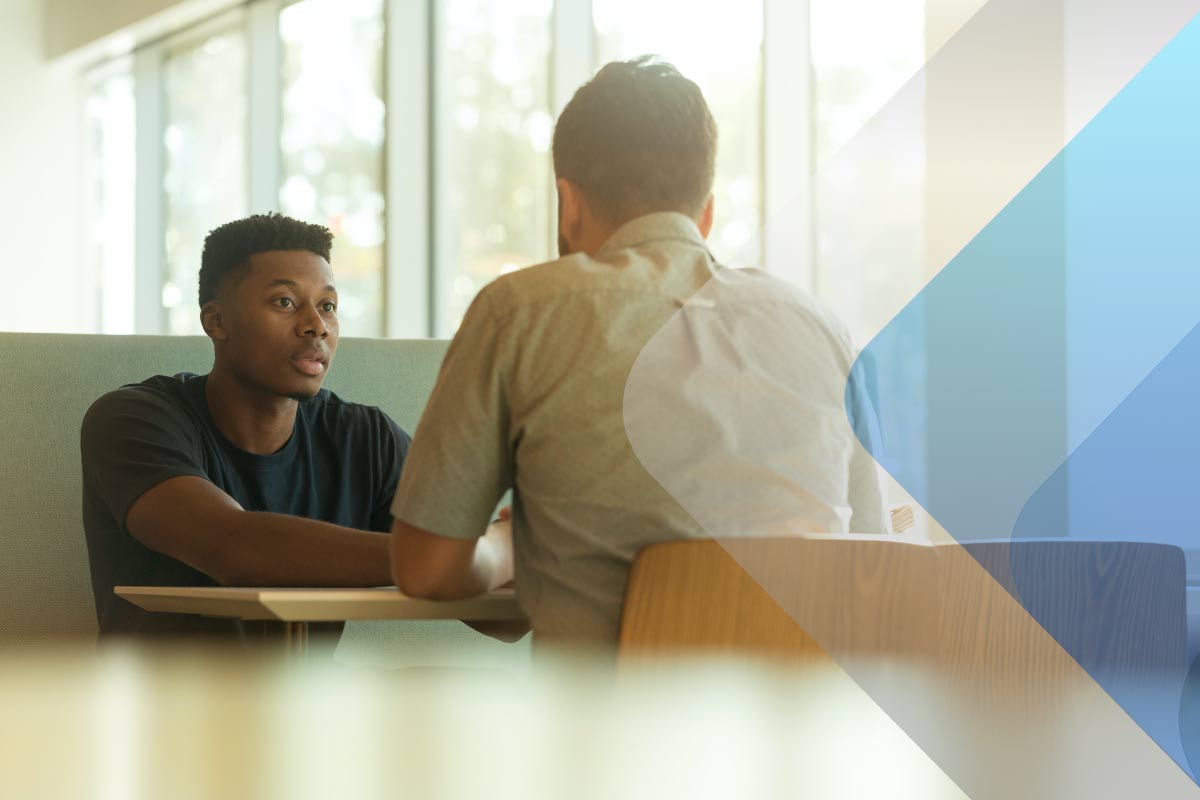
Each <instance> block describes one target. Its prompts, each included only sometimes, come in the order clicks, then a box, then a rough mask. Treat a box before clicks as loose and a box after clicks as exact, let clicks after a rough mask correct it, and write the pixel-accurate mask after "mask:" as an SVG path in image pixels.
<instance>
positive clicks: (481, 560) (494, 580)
mask: <svg viewBox="0 0 1200 800" xmlns="http://www.w3.org/2000/svg"><path fill="white" fill-rule="evenodd" d="M510 580H512V564H511V556H510V555H509V554H508V553H506V552H504V550H503V549H502V548H501V547H500V546H498V545H497V543H496V542H495V541H493V540H491V539H489V538H488V537H486V536H481V537H480V538H479V539H476V540H475V554H474V557H473V558H472V559H471V565H470V567H469V568H468V569H466V570H463V571H462V572H460V573H458V574H457V575H453V576H451V577H450V578H449V579H448V580H445V581H443V582H441V583H439V584H438V585H436V586H431V587H429V588H427V589H424V591H422V592H421V594H420V595H419V596H421V597H425V598H428V599H430V600H462V599H463V598H466V597H476V596H477V595H481V594H484V593H485V592H490V591H492V590H493V589H495V588H497V587H498V586H501V585H503V584H505V583H508V581H510ZM401 591H403V587H402V588H401ZM406 594H409V593H408V592H406Z"/></svg>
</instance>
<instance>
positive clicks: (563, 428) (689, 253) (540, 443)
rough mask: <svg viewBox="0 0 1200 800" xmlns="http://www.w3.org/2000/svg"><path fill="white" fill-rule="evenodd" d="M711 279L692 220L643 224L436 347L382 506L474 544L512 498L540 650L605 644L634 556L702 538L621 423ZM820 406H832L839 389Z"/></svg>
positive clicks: (477, 311)
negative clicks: (547, 645) (675, 323)
mask: <svg viewBox="0 0 1200 800" xmlns="http://www.w3.org/2000/svg"><path fill="white" fill-rule="evenodd" d="M717 271H718V267H717V265H716V264H715V263H714V261H713V259H712V256H711V255H710V254H709V252H708V250H707V249H706V247H705V243H704V239H703V237H702V236H701V235H700V232H699V231H698V230H697V228H696V225H695V224H694V223H693V222H692V221H691V220H690V219H688V218H687V217H685V216H683V215H681V214H672V213H660V214H651V215H647V216H644V217H641V218H638V219H636V220H634V221H632V222H630V223H628V224H626V225H624V226H622V227H621V228H620V229H619V230H617V231H616V232H615V233H614V234H613V235H612V236H611V237H610V238H609V240H608V241H607V242H606V243H605V244H604V246H603V247H602V248H601V249H600V250H599V251H598V252H597V253H596V255H595V256H594V257H590V256H588V255H586V254H582V253H581V254H573V255H570V256H567V257H564V258H560V259H558V260H556V261H552V262H549V263H546V264H541V265H538V266H534V267H530V268H528V269H524V270H520V271H517V272H515V273H512V274H509V275H506V276H502V277H501V278H499V279H497V280H496V281H494V282H492V283H491V284H489V285H488V286H487V287H485V288H484V289H483V291H481V292H480V293H479V295H478V296H477V297H476V299H475V301H474V302H473V303H472V305H471V307H470V308H469V310H468V312H467V314H466V316H465V317H464V319H463V322H462V325H461V327H460V329H459V331H458V333H457V335H456V336H455V337H454V341H453V342H452V343H451V345H450V348H449V350H448V351H447V354H446V357H445V360H444V361H443V364H442V368H441V372H440V374H439V376H438V380H437V383H436V385H435V387H434V390H433V393H432V395H431V397H430V400H429V403H428V405H427V407H426V410H425V413H424V416H423V417H422V419H421V422H420V424H419V426H418V427H417V430H416V432H415V435H414V444H413V449H412V453H411V456H410V463H409V468H408V469H406V470H405V472H404V475H403V476H402V478H401V482H400V486H399V488H398V490H397V493H396V498H395V501H394V504H393V507H392V511H393V514H394V516H395V517H396V518H397V519H398V520H402V521H404V522H406V523H408V524H410V525H413V526H415V527H418V528H422V529H424V530H428V531H431V532H433V533H436V534H440V535H442V536H448V537H458V538H466V537H474V536H479V535H480V534H481V533H482V532H483V531H484V529H485V527H486V524H487V522H488V519H489V516H490V514H491V513H492V511H493V509H494V507H495V504H496V503H497V502H498V500H499V499H500V497H501V495H502V494H503V492H504V491H505V490H507V489H509V488H512V489H513V541H514V549H515V556H516V586H517V594H518V600H519V602H520V604H521V606H522V608H523V609H524V611H525V612H526V613H527V614H528V615H529V617H530V619H531V621H532V624H533V629H534V633H535V635H536V636H537V638H538V640H539V641H551V642H571V643H577V644H583V645H589V646H601V647H603V646H609V645H611V644H612V643H614V642H615V641H616V634H617V627H618V623H619V617H620V610H621V602H622V598H623V594H624V590H625V583H626V580H627V578H628V572H629V568H630V566H631V564H632V562H633V558H634V556H635V555H636V554H637V552H638V551H639V550H640V549H642V548H643V547H645V546H647V545H650V544H654V543H656V542H660V541H666V540H673V539H683V538H694V537H703V536H707V535H709V534H708V532H707V531H706V529H705V527H704V526H703V525H702V524H700V523H699V522H698V521H697V520H696V519H695V518H694V516H693V515H692V514H691V513H689V511H688V510H687V509H686V508H685V506H684V505H683V504H682V503H681V502H680V500H679V498H678V497H676V496H675V495H674V494H673V493H672V492H671V491H669V488H668V487H666V486H664V484H663V483H662V482H660V480H658V479H657V478H656V476H655V475H653V474H652V473H651V472H650V471H649V470H648V469H647V468H646V465H645V464H643V462H642V460H640V459H639V457H638V454H637V453H636V452H635V449H634V447H633V446H632V445H631V443H630V440H629V437H628V434H627V431H626V420H625V416H624V414H625V404H626V402H627V399H626V393H627V384H628V382H629V377H630V374H631V370H632V369H633V367H634V365H635V362H637V360H638V359H639V357H640V356H641V354H642V352H643V350H644V349H645V347H646V345H647V343H649V342H650V341H651V339H652V338H653V337H654V336H655V335H656V333H658V332H659V331H660V330H662V329H663V327H664V326H665V325H666V324H667V323H668V322H669V321H670V320H672V318H674V317H675V316H676V315H677V314H678V312H680V310H681V309H682V308H684V307H685V306H686V305H687V304H688V302H689V300H690V299H691V298H692V297H693V296H694V295H696V293H697V292H699V291H700V290H701V289H702V287H704V286H705V285H706V284H708V283H709V282H710V281H711V280H712V279H713V278H714V276H715V275H716V274H717ZM813 327H814V328H815V329H817V330H818V332H819V334H820V335H821V336H822V337H824V338H823V339H820V340H818V341H816V342H814V343H813V346H814V347H821V348H827V347H832V348H836V349H837V351H838V352H837V353H836V360H837V362H838V363H839V364H844V365H846V366H847V367H848V365H849V361H850V360H851V358H850V356H849V345H848V342H847V341H846V340H845V337H844V336H842V335H841V333H839V332H838V331H837V330H834V329H832V328H830V327H829V326H828V325H826V324H825V321H824V318H823V317H821V318H819V319H817V320H816V322H815V323H814V326H813ZM693 355H694V354H693ZM696 363H697V364H700V363H701V362H700V361H697V362H696ZM689 379H690V378H689V376H688V375H687V374H684V375H682V376H681V380H685V381H686V380H689ZM826 383H827V384H829V385H833V384H835V383H836V381H829V382H826ZM823 385H826V384H824V383H823ZM844 385H845V383H844V375H843V381H842V383H841V384H840V385H839V391H840V389H841V387H844ZM828 402H829V403H832V404H833V405H834V407H835V408H837V409H840V408H841V397H840V394H839V396H838V397H837V398H835V399H833V400H830V401H828ZM827 405H828V403H827ZM844 417H845V415H844V413H843V414H842V418H843V419H844ZM667 421H668V422H669V419H668V420H667ZM846 427H847V429H848V427H849V426H848V425H847V426H846ZM842 438H843V439H845V440H846V441H842V440H839V441H838V442H837V446H838V447H846V448H848V447H850V441H849V439H850V438H852V437H851V436H850V435H849V434H847V435H846V436H845V437H842ZM838 463H839V464H843V463H844V461H839V462H838ZM829 483H830V484H834V483H836V484H837V486H838V487H839V489H838V495H839V496H838V497H836V498H834V499H833V500H831V502H833V503H837V504H842V505H849V504H850V501H849V500H847V499H846V497H845V496H844V495H845V494H846V493H847V492H848V488H847V487H848V483H849V481H848V478H847V476H845V475H842V476H841V477H840V478H839V479H837V480H836V481H830V482H829ZM827 516H830V517H831V518H833V517H836V516H837V515H836V514H832V513H831V514H829V515H827Z"/></svg>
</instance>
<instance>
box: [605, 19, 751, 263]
mask: <svg viewBox="0 0 1200 800" xmlns="http://www.w3.org/2000/svg"><path fill="white" fill-rule="evenodd" d="M592 9H593V21H594V23H595V26H596V44H597V58H598V63H597V66H601V65H603V64H605V63H607V62H609V61H616V60H619V59H627V58H632V57H634V56H639V55H644V54H655V55H659V56H662V57H663V58H664V59H665V60H667V61H669V62H671V63H672V64H674V65H675V66H676V67H678V68H679V71H680V72H682V73H683V74H684V75H686V76H687V77H689V78H691V79H692V80H694V81H695V82H696V83H697V84H698V85H699V86H700V89H701V90H702V91H703V92H704V97H705V99H706V100H707V101H708V105H709V108H711V109H712V113H713V117H715V118H716V121H717V128H718V131H719V145H718V148H717V177H716V183H715V184H714V186H713V195H714V197H715V203H716V206H715V221H714V225H713V230H712V234H711V235H710V236H709V247H710V249H711V250H712V251H713V255H714V256H715V257H716V258H717V259H718V260H719V261H721V262H723V263H726V264H728V265H730V266H758V265H759V262H760V261H761V258H762V256H761V228H762V145H761V142H762V25H763V21H762V3H761V2H746V3H730V2H728V0H708V1H707V2H697V0H655V2H651V3H648V2H645V0H593V4H592Z"/></svg>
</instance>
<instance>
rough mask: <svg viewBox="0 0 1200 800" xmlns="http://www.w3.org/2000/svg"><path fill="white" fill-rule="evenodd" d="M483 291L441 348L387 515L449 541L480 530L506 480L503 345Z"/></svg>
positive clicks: (509, 476)
mask: <svg viewBox="0 0 1200 800" xmlns="http://www.w3.org/2000/svg"><path fill="white" fill-rule="evenodd" d="M488 295H489V293H488V291H487V289H484V291H482V292H480V293H479V295H477V296H476V298H475V300H474V302H472V303H471V307H470V308H469V309H468V310H467V314H466V316H465V317H464V318H463V322H462V325H461V326H460V327H459V330H458V333H457V334H456V335H455V337H454V340H453V341H452V342H451V343H450V347H449V349H448V350H447V351H446V357H445V359H444V360H443V361H442V368H441V371H440V372H439V373H438V378H437V382H436V383H435V385H434V387H433V392H432V394H431V395H430V397H429V403H428V404H427V405H426V406H425V412H424V414H422V416H421V422H420V424H418V425H417V430H416V433H415V434H414V435H413V442H412V448H411V450H409V454H408V459H407V461H406V463H405V465H404V471H403V473H402V474H401V477H400V485H399V487H398V488H397V490H396V498H395V501H394V502H393V504H392V515H393V516H394V517H395V518H396V519H397V520H401V521H403V522H405V523H407V524H409V525H412V526H414V527H416V528H420V529H422V530H426V531H429V532H430V533H436V534H438V535H441V536H447V537H451V538H455V539H470V538H475V537H478V536H480V535H482V534H483V532H484V530H485V529H486V528H487V524H488V522H489V520H490V519H491V514H492V512H493V511H494V510H495V508H496V503H497V502H498V501H499V500H500V497H501V496H502V495H503V494H504V492H505V491H506V490H507V489H508V488H509V487H510V486H511V485H512V480H513V451H512V443H511V441H510V437H509V425H510V417H509V406H508V399H507V396H506V390H505V384H506V380H505V373H506V371H507V367H508V365H507V364H506V363H505V359H506V355H505V351H506V349H507V348H506V347H505V346H504V342H503V338H504V336H505V335H507V333H508V332H507V331H502V330H501V326H500V325H498V323H497V320H496V317H495V315H494V313H493V310H492V306H491V302H490V299H489V297H488Z"/></svg>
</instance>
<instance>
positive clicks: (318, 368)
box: [292, 351, 329, 376]
mask: <svg viewBox="0 0 1200 800" xmlns="http://www.w3.org/2000/svg"><path fill="white" fill-rule="evenodd" d="M328 362H329V356H327V355H325V354H324V353H321V352H316V351H314V352H308V353H300V354H299V355H296V356H292V363H293V364H295V365H296V368H297V369H299V370H300V371H301V372H303V373H304V374H306V375H313V376H316V375H321V374H323V373H324V372H325V365H326V364H327V363H328Z"/></svg>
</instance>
